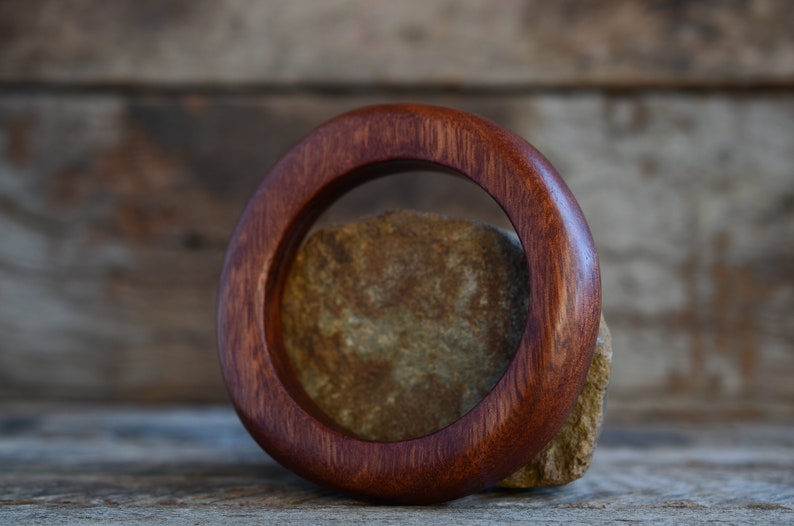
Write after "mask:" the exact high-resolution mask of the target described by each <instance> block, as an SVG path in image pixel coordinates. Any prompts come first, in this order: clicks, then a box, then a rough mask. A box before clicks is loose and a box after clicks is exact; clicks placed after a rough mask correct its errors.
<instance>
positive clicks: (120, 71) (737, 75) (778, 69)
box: [0, 0, 794, 89]
mask: <svg viewBox="0 0 794 526" xmlns="http://www.w3.org/2000/svg"><path fill="white" fill-rule="evenodd" d="M790 11H791V6H790V3H789V2H787V1H786V0H753V1H747V2H736V1H732V0H717V1H710V2H680V1H674V0H662V1H654V2H635V1H632V0H598V1H594V2H580V1H577V0H565V1H558V2H544V1H542V0H503V1H500V2H499V3H498V5H495V4H494V2H492V1H489V0H465V1H460V0H440V1H435V2H425V1H423V0H409V1H403V2H384V1H368V2H359V1H356V0H334V1H326V2H321V3H320V5H318V3H317V2H314V1H311V0H301V1H289V2H287V1H278V2H257V1H255V0H223V1H215V0H201V1H192V0H178V1H171V2H168V4H166V5H163V4H162V3H160V2H151V1H148V2H141V1H135V0H124V1H116V2H104V1H102V0H69V1H58V0H44V1H41V0H40V1H38V2H36V8H35V9H31V7H30V3H29V2H27V1H25V0H5V1H4V2H2V4H0V35H3V45H2V46H0V80H3V81H6V82H33V83H55V84H66V85H70V84H78V85H79V84H88V85H97V84H100V85H112V86H142V85H144V86H145V85H158V86H167V85H179V84H188V85H197V84H199V85H215V86H220V87H226V88H232V89H233V88H234V87H235V86H237V87H239V86H241V85H243V86H244V85H264V86H293V85H298V86H326V87H327V86H341V87H346V86H373V87H384V86H406V85H407V86H412V85H418V86H445V87H456V88H463V89H465V88H467V87H493V88H496V89H503V88H511V87H513V88H514V87H517V86H518V87H523V86H545V87H560V86H583V85H586V86H611V87H636V86H638V85H643V86H649V85H652V86H726V85H727V86H752V85H757V84H763V85H766V86H770V85H771V86H775V85H781V86H791V85H792V83H794V62H793V61H792V60H791V57H792V54H793V53H794V17H792V16H791V12H790Z"/></svg>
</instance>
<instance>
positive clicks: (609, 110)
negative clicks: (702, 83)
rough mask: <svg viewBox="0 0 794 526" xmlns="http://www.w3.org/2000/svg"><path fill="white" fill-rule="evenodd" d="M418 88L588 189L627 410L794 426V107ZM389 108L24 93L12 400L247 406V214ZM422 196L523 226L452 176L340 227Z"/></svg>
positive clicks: (6, 134)
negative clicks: (225, 271) (228, 393)
mask: <svg viewBox="0 0 794 526" xmlns="http://www.w3.org/2000/svg"><path fill="white" fill-rule="evenodd" d="M416 99H417V100H420V101H422V102H429V103H435V104H443V105H449V106H453V107H459V108H461V109H464V110H468V111H473V112H476V113H480V114H482V115H485V116H486V117H489V118H491V119H493V120H495V121H497V122H499V123H500V124H502V125H504V126H506V127H507V128H509V129H512V130H515V131H516V132H518V133H519V134H520V135H522V136H524V137H525V138H527V139H528V140H529V141H530V142H532V143H534V144H535V145H536V146H537V147H538V148H539V149H540V150H541V151H542V152H544V153H545V154H546V155H547V157H549V159H550V160H551V161H552V163H553V164H554V165H555V166H556V167H557V169H558V170H559V171H560V173H561V174H562V176H563V177H564V178H565V179H566V181H567V182H568V183H569V185H570V186H571V188H572V190H573V192H574V194H575V195H576V197H577V198H578V200H579V202H580V203H581V205H582V208H583V210H584V212H585V215H586V217H587V218H588V221H589V222H590V226H591V228H592V230H593V234H594V238H595V240H596V244H597V246H598V249H599V253H600V257H601V261H602V276H603V282H604V310H605V313H606V318H607V322H608V323H609V325H610V328H611V329H612V333H613V337H614V347H615V361H614V372H613V381H612V384H611V387H610V411H612V412H613V413H614V414H615V415H616V416H620V415H623V416H626V417H627V418H634V417H645V416H648V415H653V414H659V413H673V414H677V415H681V414H690V415H693V416H697V417H699V418H724V417H748V416H756V417H763V416H771V417H790V416H792V407H794V382H791V381H790V378H791V377H792V375H794V360H792V356H793V355H792V353H794V319H793V318H792V317H791V316H790V313H791V312H794V274H793V273H794V245H792V244H791V243H790V242H787V241H788V240H790V239H794V205H793V204H792V203H794V185H792V180H794V168H792V167H794V96H792V95H782V94H767V95H762V94H757V95H755V96H752V97H749V96H744V95H730V94H722V95H719V94H711V95H706V94H653V93H649V94H642V95H640V94H635V95H620V96H619V95H604V94H597V93H590V94H586V93H582V94H576V95H573V94H569V95H554V94H544V95H535V96H501V97H489V96H439V97H430V96H428V97H416ZM384 100H386V98H385V97H364V96H342V95H336V96H332V95H328V96H286V95H285V96H250V97H241V96H219V97H210V98H207V97H200V96H162V97H135V96H131V97H124V96H113V95H106V96H97V95H68V96H66V95H64V96H57V95H8V94H6V95H4V96H1V97H0V298H1V299H2V301H0V396H1V397H3V398H5V399H9V398H12V399H25V398H29V397H38V398H44V399H47V398H58V399H64V398H66V399H81V400H131V401H179V400H182V401H220V400H224V399H225V391H224V389H223V386H222V382H221V380H220V374H219V367H218V362H217V358H216V351H215V340H214V338H215V328H214V313H215V293H216V287H217V280H218V275H219V271H220V266H221V262H222V257H223V251H224V249H225V245H226V243H227V241H228V239H229V236H230V234H231V230H232V228H233V225H234V223H235V221H236V219H237V216H238V214H239V213H240V211H241V209H242V207H243V205H244V204H245V202H246V201H247V200H248V198H249V196H250V195H251V192H252V191H253V189H254V187H255V186H256V184H257V183H258V181H259V178H260V177H261V175H262V174H263V173H264V172H265V170H266V169H267V168H268V167H269V166H270V165H271V164H272V163H273V162H274V161H275V160H276V159H277V158H278V156H279V155H281V153H282V152H283V151H284V150H285V149H286V148H287V147H288V146H289V145H291V144H292V143H293V142H294V141H296V140H297V139H298V138H299V137H300V136H302V135H303V134H304V133H306V132H307V131H308V130H310V129H311V128H312V127H313V126H314V125H316V124H318V123H320V122H322V121H323V120H325V119H327V118H329V117H331V116H332V115H335V114H337V113H340V112H342V111H344V110H346V109H350V108H352V107H356V106H359V105H363V104H369V103H374V102H383V101H384ZM439 177H440V176H439ZM406 205H410V206H416V207H418V208H420V209H426V210H435V211H444V212H447V213H451V214H453V215H465V214H466V213H471V212H473V213H475V215H478V216H479V217H480V218H483V219H490V220H493V221H495V222H497V223H498V222H500V221H502V222H503V218H502V217H500V216H499V215H498V214H497V213H495V212H494V207H493V204H492V203H490V202H487V201H483V200H482V196H481V194H480V193H479V191H477V190H476V189H472V188H471V187H460V186H456V184H455V183H451V182H450V180H448V179H444V178H432V177H431V178H427V177H426V178H424V179H422V178H419V179H417V178H414V179H409V180H407V181H405V180H398V181H397V182H396V183H395V182H393V181H392V182H390V181H389V180H384V181H383V182H381V183H378V184H376V185H375V186H373V187H371V188H370V189H369V190H363V191H362V193H359V194H357V195H354V196H350V197H349V199H348V200H347V205H346V208H345V209H343V210H341V211H339V212H338V213H337V215H336V219H339V218H341V217H348V216H350V215H356V214H357V213H361V212H371V211H373V210H377V208H378V206H384V207H386V208H388V207H400V206H406Z"/></svg>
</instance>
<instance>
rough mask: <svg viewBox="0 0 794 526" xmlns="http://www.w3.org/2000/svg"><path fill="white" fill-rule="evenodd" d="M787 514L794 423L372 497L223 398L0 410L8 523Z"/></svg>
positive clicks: (696, 432) (616, 442)
mask: <svg viewBox="0 0 794 526" xmlns="http://www.w3.org/2000/svg"><path fill="white" fill-rule="evenodd" d="M122 520H123V521H124V522H125V523H133V524H163V523H167V524H182V523H190V524H195V523H197V522H198V523H215V522H221V521H223V522H224V523H226V524H230V525H236V524H254V523H256V524H263V523H271V524H273V523H282V522H285V521H288V522H291V523H299V524H317V523H318V522H319V523H332V524H336V523H344V524H350V523H358V522H362V523H363V522H366V523H375V524H398V523H399V524H427V523H428V522H437V521H441V522H444V523H455V524H493V523H501V522H510V523H513V522H521V523H524V522H531V523H549V524H558V523H560V524H572V523H573V524H594V523H595V524H600V523H607V522H609V523H614V522H616V521H631V522H635V521H638V522H654V523H659V524H680V523H688V524H706V523H712V522H717V521H726V522H729V523H732V524H790V523H791V522H792V521H794V428H792V427H791V426H780V425H778V426H771V425H755V426H753V425H731V424H722V425H719V426H704V425H688V426H680V425H660V424H658V423H657V424H655V425H652V426H639V427H637V426H632V427H625V426H624V427H619V426H609V425H607V428H606V430H605V432H604V434H603V436H602V439H601V445H600V447H599V449H598V450H597V452H596V455H595V459H594V462H593V465H592V467H591V469H590V471H589V472H588V473H587V474H586V475H585V477H584V478H583V479H580V480H578V481H576V482H574V483H572V484H570V485H568V486H564V487H560V488H547V489H542V490H533V491H505V490H501V491H500V490H491V491H486V492H483V493H479V494H476V495H473V496H470V497H466V498H463V499H460V500H457V501H454V502H451V503H448V504H445V505H439V506H427V507H388V506H372V505H369V504H366V503H364V502H361V501H357V500H353V499H350V498H346V497H343V496H340V495H338V494H335V493H334V492H332V491H330V490H327V489H324V488H320V487H317V486H315V485H313V484H310V483H308V482H306V481H304V480H302V479H300V478H298V477H297V476H295V475H293V474H291V473H290V472H288V471H286V470H285V469H283V468H281V467H280V466H279V465H277V464H275V463H274V462H273V461H272V460H271V459H270V458H269V457H268V456H267V455H265V454H264V453H263V452H262V451H261V450H259V449H258V447H257V446H256V445H254V443H253V442H252V440H251V439H250V438H249V437H248V435H247V434H246V433H245V431H244V430H243V428H242V426H241V425H240V423H239V422H238V420H237V418H236V416H235V415H234V413H233V412H232V411H231V409H229V408H227V407H217V408H205V409H197V408H178V407H174V408H170V409H144V408H135V407H131V406H127V407H108V406H104V407H85V406H82V407H80V406H36V405H25V406H8V405H5V406H2V408H0V523H3V524H12V523H16V524H23V523H24V524H28V523H41V522H46V523H50V524H52V523H58V524H97V523H108V522H117V521H122Z"/></svg>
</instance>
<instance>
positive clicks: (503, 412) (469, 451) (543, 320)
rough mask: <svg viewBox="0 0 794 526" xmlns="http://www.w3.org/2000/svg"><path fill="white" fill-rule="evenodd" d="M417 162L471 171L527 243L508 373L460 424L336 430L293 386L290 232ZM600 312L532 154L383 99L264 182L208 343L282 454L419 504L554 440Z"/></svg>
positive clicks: (570, 206)
mask: <svg viewBox="0 0 794 526" xmlns="http://www.w3.org/2000/svg"><path fill="white" fill-rule="evenodd" d="M428 165H430V166H436V167H439V168H440V169H443V170H447V171H451V172H453V173H458V174H461V175H464V176H465V177H467V178H469V179H471V180H473V181H474V182H476V183H477V184H478V185H480V186H481V187H482V188H483V189H485V190H486V191H487V192H488V193H489V194H490V195H491V196H492V197H493V198H494V200H496V201H497V202H498V203H499V204H500V205H501V206H502V208H503V209H504V210H505V213H506V214H507V216H508V218H509V219H510V221H511V222H512V224H513V225H514V227H515V229H516V234H517V235H518V238H519V240H520V241H521V242H522V244H523V245H524V247H525V251H526V257H527V264H528V267H529V282H530V297H529V314H528V316H527V321H526V326H525V329H524V334H523V336H522V339H521V341H520V343H519V346H518V349H517V351H516V354H515V357H514V358H513V361H512V362H511V364H510V365H509V366H508V368H507V371H506V372H505V374H504V376H503V377H502V378H501V380H500V381H499V382H498V383H497V384H496V386H495V387H494V388H493V390H492V391H491V392H490V393H489V394H488V395H487V396H486V397H485V398H484V399H483V400H482V401H481V402H480V403H479V404H477V405H476V406H475V407H474V408H473V409H472V410H471V411H470V412H469V413H467V414H466V415H464V416H463V417H462V418H461V419H460V420H458V421H456V422H455V423H453V424H451V425H449V426H448V427H446V428H444V429H442V430H440V431H437V432H435V433H433V434H430V435H427V436H425V437H421V438H418V439H413V440H407V441H399V442H371V441H365V440H361V439H359V438H357V437H354V436H350V435H348V434H345V433H343V432H342V431H341V430H340V429H339V428H338V427H337V426H336V425H335V424H334V423H333V422H332V421H331V420H330V419H329V418H328V417H327V416H325V415H324V414H323V413H322V411H320V410H319V409H318V408H317V407H316V406H315V405H314V404H313V403H312V402H311V401H310V399H309V397H308V396H307V395H306V393H305V392H304V391H303V389H302V388H301V387H300V385H299V382H298V381H297V379H296V378H295V375H294V372H293V371H292V369H291V366H290V365H289V361H288V359H287V357H286V353H285V352H284V349H283V342H282V340H281V315H280V309H281V295H282V292H283V287H284V283H285V281H286V276H287V272H288V269H289V265H290V262H291V260H292V258H293V257H294V254H295V251H296V250H297V248H298V246H299V244H300V242H301V240H302V239H303V237H304V235H305V234H306V232H307V231H308V229H309V228H310V227H311V225H312V223H313V222H314V220H315V219H316V218H317V217H318V216H319V214H320V213H321V212H322V211H323V210H324V209H325V208H326V207H327V206H328V205H330V204H331V203H332V202H333V201H334V199H335V198H336V197H338V196H339V195H341V194H342V193H344V191H345V190H346V189H348V188H350V187H352V186H355V185H356V184H358V183H360V182H363V181H366V180H368V179H371V178H374V177H378V176H381V175H385V174H388V173H391V172H394V171H401V170H402V171H405V170H412V169H417V168H420V169H421V168H423V167H425V168H426V167H427V166H428ZM600 311H601V290H600V276H599V270H598V260H597V256H596V253H595V248H594V244H593V240H592V238H591V235H590V232H589V229H588V227H587V224H586V223H585V221H584V217H583V216H582V213H581V210H580V209H579V207H578V205H577V204H576V201H575V200H574V198H573V196H572V195H571V194H570V191H569V190H568V188H567V187H566V186H565V184H564V183H563V181H562V180H561V179H560V178H559V176H558V175H557V173H556V172H555V171H554V169H553V168H552V167H551V165H550V164H549V163H548V162H547V161H546V160H545V159H544V158H543V157H542V156H541V155H540V154H539V153H538V152H537V151H535V150H534V149H533V148H532V147H531V146H530V145H529V144H527V143H526V142H525V141H523V140H522V139H521V138H519V137H518V136H516V135H513V134H512V133H510V132H507V131H506V130H504V129H503V128H500V127H499V126H497V125H495V124H494V123H492V122H490V121H487V120H485V119H482V118H481V117H477V116H474V115H472V114H467V113H463V112H460V111H456V110H450V109H444V108H439V107H432V106H425V105H416V104H396V105H383V106H373V107H369V108H364V109H361V110H356V111H353V112H350V113H348V114H345V115H342V116H340V117H338V118H335V119H333V120H331V121H329V122H327V123H326V124H324V125H323V126H321V127H319V128H318V129H316V130H315V131H314V132H312V133H311V134H310V135H309V136H307V137H306V138H305V139H304V140H303V141H301V142H300V143H298V144H297V145H296V146H295V147H294V148H292V149H291V150H290V151H289V152H288V153H287V154H286V155H285V156H284V157H282V158H281V160H279V162H278V163H276V165H275V166H274V167H273V168H272V169H271V170H270V172H269V173H268V174H267V176H266V177H265V178H264V179H263V181H262V183H261V185H260V186H259V188H258V189H257V191H256V193H255V194H254V197H253V198H252V199H251V201H250V202H249V204H248V206H247V207H246V210H245V212H244V213H243V216H242V218H241V220H240V222H239V223H238V226H237V228H236V229H235V232H234V234H233V236H232V241H231V243H230V245H229V248H228V251H227V257H226V263H225V265H224V270H223V274H222V277H221V287H220V290H219V299H218V343H219V349H220V357H221V365H222V369H223V372H224V377H225V379H226V382H227V386H228V388H229V393H230V395H231V398H232V402H233V403H234V405H235V407H236V408H237V410H238V413H239V414H240V417H241V419H242V421H243V423H244V424H245V425H246V427H247V428H248V430H249V432H250V433H251V434H252V435H253V437H254V438H255V439H256V440H257V441H258V442H259V443H260V444H261V445H262V447H263V448H265V449H266V450H267V451H268V452H269V453H270V454H271V455H273V457H274V458H276V459H277V460H278V461H279V462H281V463H282V464H284V465H285V466H287V467H289V468H290V469H293V470H294V471H296V472H297V473H299V474H301V475H303V476H306V477H307V478H310V479H312V480H314V481H317V482H320V483H323V484H327V485H330V486H332V487H335V488H338V489H340V490H342V491H346V492H349V493H352V494H354V495H358V496H362V497H366V498H370V499H375V500H380V501H389V502H400V503H429V502H439V501H444V500H449V499H453V498H457V497H460V496H462V495H465V494H468V493H471V492H473V491H477V490H480V489H483V488H485V487H488V486H489V485H492V484H495V483H497V482H498V481H500V480H502V479H504V478H505V477H506V476H508V475H510V474H511V473H513V472H514V471H515V470H516V469H517V468H518V467H520V466H522V465H524V464H526V463H527V462H528V461H529V460H530V459H531V458H532V457H533V456H534V455H535V454H536V453H537V452H538V451H539V450H540V449H541V448H542V447H543V446H544V445H545V444H546V442H548V440H550V439H551V437H552V436H553V435H554V434H555V433H556V431H557V430H558V429H559V427H560V426H561V425H562V424H563V423H564V421H565V419H566V418H567V415H568V413H569V411H570V409H571V408H572V407H573V404H574V402H575V401H576V397H577V396H578V394H579V391H580V389H581V387H582V384H583V382H584V379H585V376H586V374H587V370H588V367H589V365H590V361H591V359H592V352H593V347H594V345H595V338H596V336H597V331H598V322H599V315H600ZM528 427H531V428H532V429H533V431H534V433H527V432H526V429H527V428H528Z"/></svg>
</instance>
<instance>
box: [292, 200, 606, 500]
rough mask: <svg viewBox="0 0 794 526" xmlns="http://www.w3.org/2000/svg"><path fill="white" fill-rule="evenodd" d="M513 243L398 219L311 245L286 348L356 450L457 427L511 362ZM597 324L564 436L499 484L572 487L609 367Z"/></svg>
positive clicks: (518, 270)
mask: <svg viewBox="0 0 794 526" xmlns="http://www.w3.org/2000/svg"><path fill="white" fill-rule="evenodd" d="M528 292H529V287H528V277H527V269H526V264H525V261H524V258H523V250H522V248H521V245H520V244H519V243H518V241H517V240H516V238H515V236H513V235H512V234H508V233H506V232H504V231H501V230H499V229H495V228H493V227H490V226H486V225H483V224H479V223H474V222H470V221H464V220H457V219H449V218H445V217H441V216H436V215H431V214H420V213H415V212H406V211H403V212H394V213H389V214H386V215H383V216H379V217H376V218H372V219H368V220H365V221H362V222H358V223H352V224H347V225H344V226H337V227H330V228H326V229H323V230H320V231H318V232H317V233H316V234H314V235H313V236H312V237H311V238H310V239H309V240H308V242H307V243H306V244H305V245H304V247H303V248H302V249H301V251H300V252H299V254H298V256H297V258H296V260H295V263H294V266H293V268H292V270H291V273H290V276H289V279H288V281H287V285H286V289H285V294H284V303H283V312H284V318H283V321H284V340H285V345H286V348H287V352H288V353H289V355H290V358H291V359H292V362H293V365H294V366H295V369H296V372H297V374H298V377H299V378H300V380H301V382H302V383H303V385H304V387H305V388H306V391H307V392H308V394H309V395H310V396H311V397H312V399H314V401H315V402H316V403H317V404H318V405H319V406H320V408H321V409H323V411H325V412H326V413H327V414H328V415H329V416H331V417H332V418H333V419H334V420H336V421H337V422H339V423H340V424H342V425H343V426H344V427H346V428H347V429H349V430H350V431H352V432H353V433H356V434H358V435H359V436H362V437H364V438H368V439H372V440H403V439H407V438H412V437H418V436H422V435H424V434H427V433H430V432H433V431H435V430H437V429H440V428H442V427H443V426H445V425H448V424H449V423H451V422H453V421H455V420H456V419H458V418H460V417H461V416H462V415H463V414H465V413H466V411H468V410H469V409H470V408H471V407H473V406H474V405H475V404H476V403H477V402H478V401H479V400H480V399H482V397H483V396H484V395H485V394H486V393H487V392H488V391H489V390H490V389H491V388H492V387H493V385H494V384H495V383H496V381H497V380H498V379H499V377H500V376H501V374H502V373H503V372H504V370H505V368H506V367H507V364H508V363H509V361H510V359H511V357H512V355H513V353H514V352H515V348H516V346H517V343H518V340H519V339H520V336H521V330H522V328H523V322H524V316H525V313H526V309H527V305H528ZM611 356H612V352H611V342H610V337H609V331H608V329H607V328H606V325H605V324H604V321H603V319H602V320H601V328H600V331H599V339H598V344H597V348H596V353H595V357H594V361H593V366H592V367H591V369H590V373H589V374H588V378H587V383H586V385H585V387H584V389H583V392H582V395H581V396H580V398H579V400H578V402H577V405H576V407H575V409H574V411H573V412H572V414H571V417H570V418H569V420H568V422H567V423H566V424H565V426H564V427H563V428H562V429H561V431H560V433H559V434H558V435H557V436H556V437H555V438H554V439H553V440H552V442H550V443H549V444H548V445H547V446H546V448H544V450H543V451H542V452H541V453H540V454H539V455H538V456H537V457H536V458H535V459H534V460H533V461H532V462H531V463H530V464H528V465H527V466H525V467H524V468H522V469H521V470H520V471H518V472H517V473H516V474H514V475H512V476H511V477H509V478H508V479H506V480H505V481H504V482H503V483H502V486H504V487H512V488H528V487H536V486H549V485H560V484H565V483H568V482H571V481H572V480H575V479H576V478H579V477H581V476H582V475H583V474H584V472H585V471H586V470H587V467H588V466H589V464H590V459H591V457H592V453H593V450H594V448H595V442H596V439H597V437H598V432H599V430H600V426H601V419H602V414H603V411H602V407H603V401H604V396H605V393H606V387H607V383H608V380H609V369H610V363H611Z"/></svg>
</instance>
